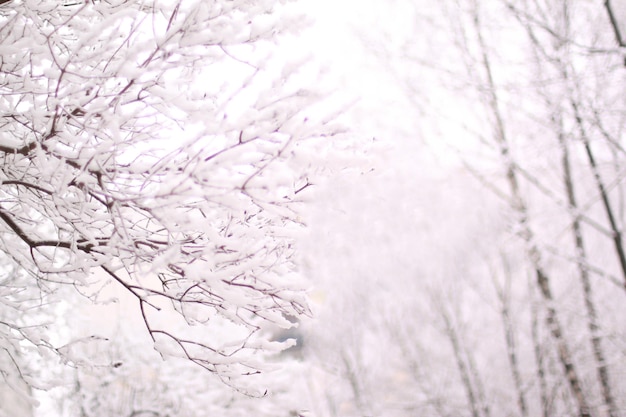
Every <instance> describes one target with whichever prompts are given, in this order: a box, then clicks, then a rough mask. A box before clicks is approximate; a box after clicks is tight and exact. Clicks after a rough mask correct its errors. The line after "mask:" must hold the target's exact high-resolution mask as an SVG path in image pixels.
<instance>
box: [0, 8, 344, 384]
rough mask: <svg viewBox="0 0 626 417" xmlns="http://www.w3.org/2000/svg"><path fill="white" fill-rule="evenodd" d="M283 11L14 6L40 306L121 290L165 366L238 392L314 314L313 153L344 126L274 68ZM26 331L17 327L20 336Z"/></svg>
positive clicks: (7, 123) (2, 105) (17, 206)
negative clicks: (266, 330) (284, 332)
mask: <svg viewBox="0 0 626 417" xmlns="http://www.w3.org/2000/svg"><path fill="white" fill-rule="evenodd" d="M277 3H279V2H275V1H256V2H249V1H227V2H224V1H221V2H214V1H204V0H198V1H184V2H183V1H178V2H176V1H141V2H138V1H137V2H136V1H122V0H113V1H96V0H93V1H77V2H65V3H64V2H56V1H31V0H23V1H21V2H17V1H16V2H11V3H7V4H5V5H3V6H2V7H1V8H0V56H1V61H0V70H1V72H0V114H1V117H2V118H1V122H0V158H2V167H1V170H0V181H1V185H0V248H1V252H2V257H3V258H4V259H5V260H7V261H8V260H10V261H11V262H12V263H13V264H14V265H16V266H17V267H18V269H19V270H20V271H22V272H20V273H21V274H22V275H24V276H25V277H27V279H22V280H21V282H22V283H24V285H26V286H28V287H31V288H37V289H38V291H39V293H38V294H39V295H38V296H39V301H38V303H39V304H38V308H39V310H44V309H45V306H46V294H48V293H50V292H51V291H53V290H54V288H55V286H58V285H60V284H70V285H72V286H75V287H76V288H77V289H79V290H80V288H81V287H88V286H93V285H94V282H95V283H96V284H97V285H104V284H103V283H102V282H100V283H98V280H109V281H111V282H114V283H115V285H118V286H119V287H120V288H123V289H124V290H125V291H126V292H127V293H129V294H132V296H133V297H134V299H135V300H136V305H137V307H138V308H137V314H140V315H141V317H142V321H143V324H144V326H145V329H146V330H147V332H148V333H149V335H150V337H151V339H152V341H153V342H154V343H155V346H156V347H157V348H158V349H159V350H160V351H161V352H162V353H163V354H164V355H174V356H180V357H184V358H187V359H189V360H191V361H193V362H195V363H196V364H198V365H200V366H202V367H204V368H206V369H208V370H209V371H212V372H215V373H217V374H218V375H219V376H220V377H222V378H223V379H224V380H226V381H230V380H231V378H234V377H236V376H238V375H242V374H250V373H256V372H258V369H259V367H260V366H261V364H260V363H258V359H259V355H257V352H258V351H259V350H266V349H265V348H266V347H267V346H270V345H268V344H267V343H263V342H261V341H259V340H258V338H259V337H263V336H262V335H261V331H260V330H261V329H262V327H263V323H267V322H271V323H276V324H278V325H279V326H289V325H290V323H289V321H287V320H285V319H284V317H285V316H287V315H292V316H293V315H295V316H297V315H301V314H307V312H308V310H307V306H306V300H305V298H304V293H303V289H304V286H303V283H302V282H300V280H299V278H298V276H297V274H296V271H295V267H294V265H293V264H292V255H293V252H294V248H293V242H292V238H291V237H290V236H292V235H293V233H294V230H296V229H298V228H299V227H301V225H300V224H299V220H298V217H297V212H296V209H297V205H298V204H299V203H298V198H299V197H300V196H301V195H300V194H299V193H298V191H300V190H303V189H304V188H306V185H308V184H309V182H308V179H307V178H308V176H309V175H312V173H311V172H310V170H311V167H310V165H311V164H310V163H309V162H307V161H308V159H307V153H309V152H311V149H313V147H312V144H311V140H312V139H315V138H319V137H322V136H329V135H332V134H333V127H332V126H330V125H328V124H327V123H326V122H322V121H318V122H316V121H315V116H314V114H308V113H307V112H308V111H307V108H308V107H309V106H310V105H311V104H312V103H313V100H315V97H314V95H313V94H311V93H303V92H301V91H300V90H298V89H297V88H295V87H293V86H292V85H291V84H290V83H289V82H288V81H285V80H281V81H280V82H275V81H272V77H271V76H269V75H268V74H267V71H264V67H265V66H266V64H268V62H269V61H268V58H267V51H268V49H269V48H268V46H269V45H270V44H269V43H267V42H265V43H264V41H263V39H270V38H272V37H273V36H274V35H276V34H277V33H279V32H280V30H281V28H282V25H289V24H291V23H289V22H282V23H281V24H279V23H278V17H277V16H276V14H275V13H273V10H274V8H275V7H277V6H276V4H277ZM280 3H282V2H280ZM102 277H106V278H102ZM3 297H4V296H3ZM15 307H16V308H18V307H19V306H15ZM173 313H175V314H176V315H177V316H178V317H182V318H184V320H185V321H186V323H187V326H186V328H188V329H191V328H192V327H191V326H192V325H195V324H205V325H208V326H209V328H211V326H214V327H215V328H220V329H222V330H223V329H224V328H228V329H230V330H229V339H228V340H222V339H221V338H216V337H212V335H213V334H214V333H212V332H211V331H204V332H197V331H190V332H186V331H181V330H180V328H181V327H180V326H169V324H170V323H171V322H172V321H171V320H173V319H171V318H170V317H171V315H172V314H173ZM20 320H21V319H19V317H18V318H15V320H14V322H12V323H9V324H5V323H2V325H5V326H8V327H9V328H10V327H11V326H13V327H14V328H15V329H18V330H12V332H13V335H14V336H16V335H17V336H16V337H18V336H19V334H20V332H19V328H20ZM229 326H230V327H229ZM188 333H189V334H188ZM198 333H200V334H198ZM220 334H223V332H222V333H220ZM2 335H4V337H8V336H6V333H2ZM18 338H21V340H23V341H26V340H27V341H28V343H27V344H28V345H29V346H33V347H36V348H37V349H44V350H47V351H49V352H53V353H61V352H59V349H58V347H57V346H54V344H52V343H49V342H47V341H44V339H43V333H41V334H40V335H37V333H33V334H31V335H30V336H29V337H28V338H26V337H24V336H23V335H22V336H19V337H18ZM25 343H26V342H25ZM7 372H8V371H7Z"/></svg>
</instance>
